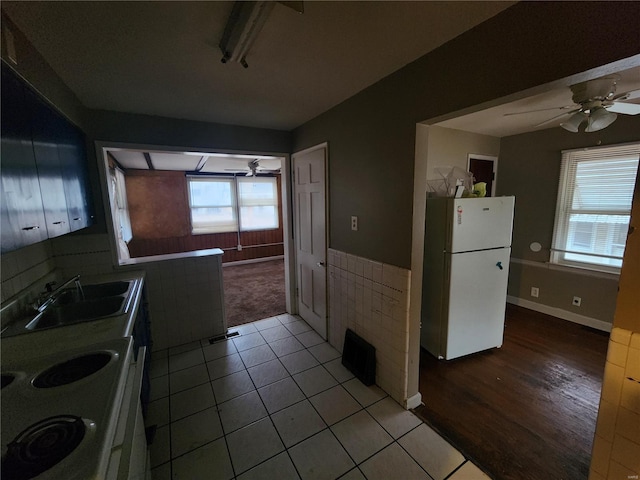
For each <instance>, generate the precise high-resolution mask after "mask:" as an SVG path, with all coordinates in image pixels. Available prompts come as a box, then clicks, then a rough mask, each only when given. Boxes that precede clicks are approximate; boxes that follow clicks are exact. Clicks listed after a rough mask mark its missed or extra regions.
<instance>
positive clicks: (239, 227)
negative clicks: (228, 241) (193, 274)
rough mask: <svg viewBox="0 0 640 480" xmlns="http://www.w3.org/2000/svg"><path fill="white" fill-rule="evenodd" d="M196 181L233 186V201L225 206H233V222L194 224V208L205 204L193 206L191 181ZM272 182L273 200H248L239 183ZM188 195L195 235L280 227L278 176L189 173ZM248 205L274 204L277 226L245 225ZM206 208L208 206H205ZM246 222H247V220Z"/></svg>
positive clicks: (216, 206)
mask: <svg viewBox="0 0 640 480" xmlns="http://www.w3.org/2000/svg"><path fill="white" fill-rule="evenodd" d="M192 181H194V182H212V181H213V182H220V183H228V184H229V185H230V186H231V197H232V198H231V203H230V204H229V205H224V206H225V207H231V208H232V209H233V223H232V224H230V223H225V224H220V225H214V224H211V225H200V226H194V220H193V209H194V208H203V206H200V205H199V206H197V207H194V206H193V202H192V198H191V186H190V183H191V182H192ZM254 181H257V182H270V183H271V182H272V183H273V184H274V196H273V198H272V199H271V201H259V200H258V201H256V200H255V199H254V200H253V201H250V202H248V201H246V200H245V199H243V198H242V196H241V193H240V186H239V184H240V183H242V182H254ZM187 195H188V196H189V212H190V219H191V232H192V234H193V235H200V234H210V233H230V232H247V231H258V230H272V229H277V228H279V227H280V220H279V208H278V207H279V199H278V188H277V178H276V177H262V176H261V177H238V176H233V177H223V176H205V175H187ZM220 206H221V205H211V207H212V208H218V207H220ZM248 206H273V207H275V226H272V227H268V228H265V227H250V226H247V225H243V221H242V208H243V207H248ZM205 208H206V207H205ZM245 223H246V222H245Z"/></svg>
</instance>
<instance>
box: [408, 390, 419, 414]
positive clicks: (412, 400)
mask: <svg viewBox="0 0 640 480" xmlns="http://www.w3.org/2000/svg"><path fill="white" fill-rule="evenodd" d="M404 403H405V406H404V408H406V409H407V410H411V409H412V408H416V407H419V406H420V405H421V404H422V394H421V393H420V392H418V393H416V394H415V395H413V396H412V397H409V398H407V399H406V400H405V402H404Z"/></svg>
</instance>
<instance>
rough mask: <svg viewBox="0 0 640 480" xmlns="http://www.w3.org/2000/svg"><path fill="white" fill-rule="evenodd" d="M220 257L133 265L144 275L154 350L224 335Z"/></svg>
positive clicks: (212, 256)
mask: <svg viewBox="0 0 640 480" xmlns="http://www.w3.org/2000/svg"><path fill="white" fill-rule="evenodd" d="M221 265H222V263H221V256H220V255H211V256H203V257H195V258H177V259H171V260H162V261H158V262H149V263H145V264H140V265H133V266H132V268H134V269H140V268H143V269H144V270H145V272H146V279H145V284H146V286H147V299H148V301H149V310H150V316H151V334H152V336H153V343H154V349H162V348H168V347H173V346H176V345H182V344H185V343H189V342H192V341H195V340H199V339H202V338H205V337H213V336H217V335H222V334H224V333H226V322H225V310H224V297H223V292H222V291H223V285H222V266H221Z"/></svg>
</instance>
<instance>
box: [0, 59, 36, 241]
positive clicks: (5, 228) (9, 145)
mask: <svg viewBox="0 0 640 480" xmlns="http://www.w3.org/2000/svg"><path fill="white" fill-rule="evenodd" d="M0 110H1V112H2V113H1V114H2V118H1V121H0V126H1V130H2V132H1V137H2V150H1V151H2V158H1V161H0V164H1V165H2V176H1V178H2V181H1V185H2V252H3V253H4V252H9V251H11V250H15V249H18V248H20V247H24V246H26V245H30V244H32V243H37V242H40V241H42V240H45V239H46V238H47V229H46V225H45V217H44V212H43V208H42V197H41V195H40V185H39V182H38V173H37V170H36V163H35V159H34V155H33V147H32V142H31V128H30V125H29V112H28V110H27V106H26V100H25V91H24V88H23V86H22V83H21V82H20V81H19V80H18V78H17V77H15V76H14V75H13V74H12V73H11V72H10V71H9V70H8V69H7V67H5V66H4V65H3V66H2V108H1V109H0Z"/></svg>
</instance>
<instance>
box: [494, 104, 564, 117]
mask: <svg viewBox="0 0 640 480" xmlns="http://www.w3.org/2000/svg"><path fill="white" fill-rule="evenodd" d="M575 107H576V106H575V105H565V106H564V107H551V108H541V109H539V110H527V111H526V112H511V113H505V114H504V115H503V116H505V117H509V116H511V115H523V114H525V113H536V112H547V111H549V110H567V109H569V108H575Z"/></svg>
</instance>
